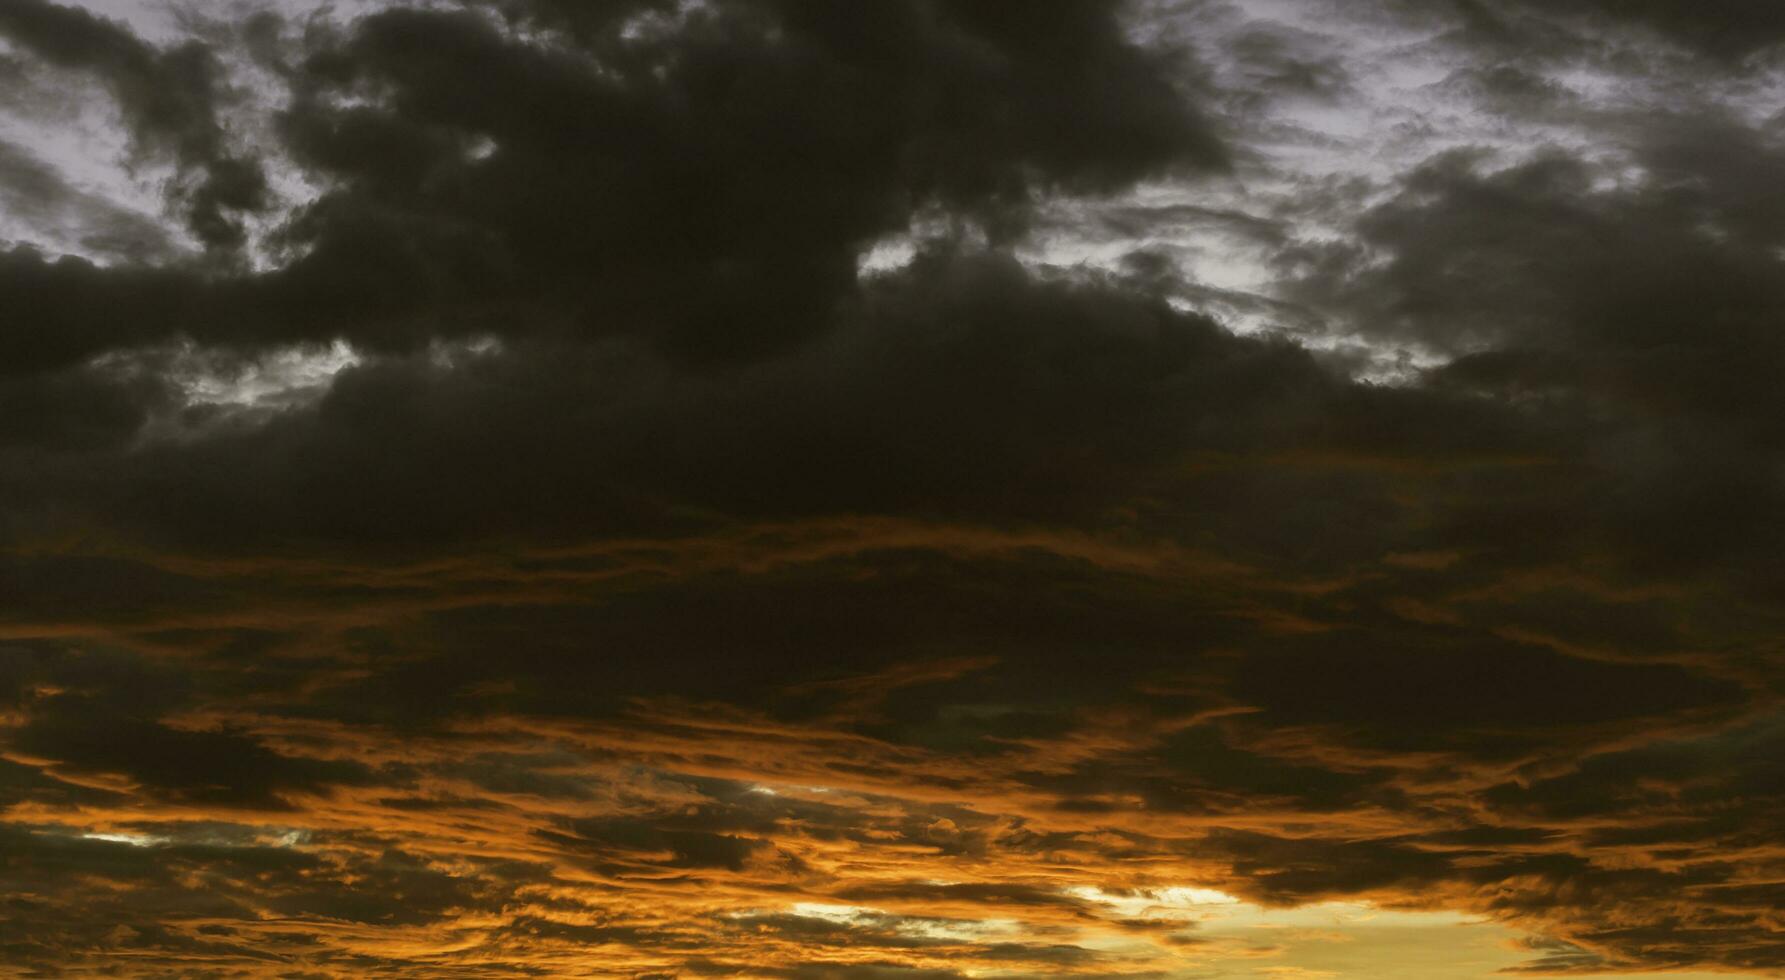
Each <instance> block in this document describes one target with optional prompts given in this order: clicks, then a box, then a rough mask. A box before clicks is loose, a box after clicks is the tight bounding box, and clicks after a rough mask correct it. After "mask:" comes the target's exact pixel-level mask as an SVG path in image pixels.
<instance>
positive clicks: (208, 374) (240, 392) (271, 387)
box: [170, 340, 360, 406]
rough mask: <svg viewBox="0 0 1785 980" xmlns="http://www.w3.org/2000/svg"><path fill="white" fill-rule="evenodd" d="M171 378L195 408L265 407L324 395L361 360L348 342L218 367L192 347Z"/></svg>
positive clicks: (272, 353) (275, 353)
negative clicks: (206, 406) (338, 375)
mask: <svg viewBox="0 0 1785 980" xmlns="http://www.w3.org/2000/svg"><path fill="white" fill-rule="evenodd" d="M184 353H185V354H187V355H191V356H186V357H181V358H177V359H176V361H175V363H174V365H173V367H172V370H171V371H170V376H171V377H172V378H173V379H174V381H175V382H176V383H178V384H179V386H180V387H181V389H182V390H184V392H185V393H186V397H187V400H188V401H189V402H191V403H192V404H195V405H244V406H252V405H261V404H270V403H280V402H288V401H290V400H291V399H292V398H293V397H296V396H302V395H306V394H311V393H319V392H320V391H321V389H324V388H326V387H327V386H328V384H329V382H331V381H333V380H334V378H335V375H337V374H340V373H341V372H342V371H344V370H346V369H347V368H350V367H353V366H354V365H355V364H358V363H359V362H360V356H359V354H358V353H356V352H355V351H354V349H353V348H352V347H351V346H350V345H349V344H348V343H347V342H346V341H344V340H336V341H334V342H333V343H331V344H328V345H327V346H316V347H311V346H302V347H285V348H279V349H275V350H272V351H269V352H268V353H266V354H263V355H261V356H259V357H257V358H254V359H253V360H251V361H248V362H245V363H241V364H238V365H233V366H230V365H219V364H217V363H216V362H215V361H214V360H211V359H208V358H206V357H204V356H203V355H202V354H196V353H195V352H194V351H192V350H191V348H190V347H188V348H186V350H185V351H184Z"/></svg>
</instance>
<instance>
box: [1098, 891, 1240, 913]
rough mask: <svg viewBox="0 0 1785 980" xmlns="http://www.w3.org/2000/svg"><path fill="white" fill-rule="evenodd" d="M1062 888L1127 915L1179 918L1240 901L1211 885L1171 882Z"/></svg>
mask: <svg viewBox="0 0 1785 980" xmlns="http://www.w3.org/2000/svg"><path fill="white" fill-rule="evenodd" d="M1065 891H1066V894H1068V895H1070V896H1072V897H1073V898H1077V899H1082V900H1084V901H1087V902H1093V903H1096V904H1098V905H1101V906H1104V907H1105V908H1107V909H1109V910H1110V911H1112V912H1115V913H1116V914H1118V915H1120V916H1122V917H1123V918H1126V919H1181V918H1186V917H1189V916H1191V915H1193V914H1194V913H1196V912H1198V911H1200V910H1202V909H1204V908H1206V907H1209V906H1224V905H1237V904H1239V899H1237V898H1234V897H1233V896H1232V895H1229V894H1227V893H1226V892H1221V891H1216V890H1215V889H1213V888H1192V887H1182V886H1172V887H1169V888H1151V889H1140V890H1137V891H1134V892H1107V891H1104V890H1103V889H1101V888H1092V887H1088V886H1082V885H1081V886H1075V887H1072V888H1068V889H1066V890H1065Z"/></svg>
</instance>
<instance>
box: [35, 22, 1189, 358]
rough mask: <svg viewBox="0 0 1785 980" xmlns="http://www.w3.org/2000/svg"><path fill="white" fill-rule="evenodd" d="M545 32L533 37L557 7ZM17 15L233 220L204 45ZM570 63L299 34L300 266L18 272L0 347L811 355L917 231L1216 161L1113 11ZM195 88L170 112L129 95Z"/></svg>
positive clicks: (742, 26) (496, 38) (852, 27)
mask: <svg viewBox="0 0 1785 980" xmlns="http://www.w3.org/2000/svg"><path fill="white" fill-rule="evenodd" d="M9 9H12V8H9ZM526 12H527V11H525V10H523V11H522V13H526ZM536 13H537V16H539V17H541V18H543V23H548V24H549V23H555V22H556V21H557V20H558V19H559V15H561V14H562V10H561V9H559V8H558V7H556V6H555V5H542V7H541V9H540V10H539V11H537V12H536ZM523 19H526V18H523ZM12 20H13V21H14V22H16V23H15V25H14V26H15V31H17V32H19V33H20V35H21V36H22V37H24V38H25V39H26V40H27V41H28V42H31V43H36V44H38V45H40V46H42V47H44V49H45V51H46V55H45V56H46V57H51V56H54V57H57V58H59V59H61V60H63V61H67V62H70V63H72V64H76V65H79V66H83V67H91V68H93V69H94V70H95V71H100V72H102V73H105V74H106V75H107V77H111V78H114V79H116V80H117V81H116V84H117V85H118V86H119V88H120V91H121V92H122V93H123V94H122V95H121V96H120V97H121V98H125V99H127V100H129V99H134V100H136V101H127V102H126V105H127V106H131V107H132V109H131V111H132V118H133V119H137V120H138V125H139V127H140V128H141V129H142V130H143V131H144V132H145V133H151V134H171V136H172V137H176V138H177V142H178V144H179V145H180V146H181V147H182V148H183V149H182V152H183V153H185V154H187V155H188V156H189V157H192V158H193V159H195V160H198V159H202V160H203V161H205V165H206V166H208V167H210V168H211V177H210V179H209V181H208V182H207V183H206V184H205V186H204V187H203V188H201V189H200V191H199V192H198V195H197V197H196V198H195V202H194V207H201V206H209V205H227V206H229V207H234V208H244V207H248V206H250V205H251V203H252V201H250V200H249V198H250V197H252V196H253V195H251V194H248V193H247V192H248V191H249V190H251V188H249V187H248V186H247V184H246V183H245V181H246V180H247V176H248V174H247V171H245V170H242V168H244V167H247V166H248V165H247V164H245V163H241V162H239V161H235V160H225V159H220V158H219V159H213V157H215V155H216V153H217V152H218V151H217V150H216V145H217V144H218V141H219V140H220V139H221V136H220V133H219V131H218V128H217V124H216V122H215V119H214V114H213V112H212V110H211V94H210V85H211V81H210V76H209V74H208V72H209V71H210V70H211V69H210V67H208V66H210V64H211V62H210V61H208V60H207V58H206V55H205V52H204V51H203V50H201V49H197V48H184V49H180V50H179V51H178V52H174V53H170V54H167V55H158V54H155V53H154V52H152V51H150V50H148V49H146V47H145V46H143V45H142V42H140V41H136V40H135V39H134V38H133V37H131V36H130V35H128V34H127V33H126V32H125V31H124V29H123V28H121V27H119V26H117V25H114V24H110V23H108V22H104V21H100V20H97V19H95V18H92V17H91V16H89V15H86V14H84V13H79V12H73V11H68V10H64V9H63V8H58V7H55V6H53V5H50V4H47V3H36V2H34V3H33V4H29V5H26V6H23V7H19V8H16V12H15V13H14V14H13V15H12ZM64 21H66V23H67V25H68V26H69V30H68V31H67V32H65V33H56V32H54V31H53V30H52V27H53V26H54V25H55V24H61V23H63V22H64ZM580 26H584V27H586V26H587V25H580ZM612 27H613V25H608V31H607V33H609V34H611V32H612ZM76 29H78V30H76ZM51 40H55V44H53V45H52V44H51ZM593 55H594V58H595V60H594V61H593V62H591V61H590V60H589V57H588V56H584V55H577V54H573V53H571V52H569V51H564V50H559V49H554V48H542V47H540V46H538V45H534V44H530V43H527V42H526V41H524V40H523V39H521V38H519V37H517V36H515V35H514V34H513V33H512V32H511V31H504V30H501V29H499V28H498V27H497V26H496V25H495V24H492V23H491V22H490V21H489V20H488V19H487V18H484V17H480V16H476V15H474V14H472V13H441V12H429V11H421V10H410V9H394V10H389V11H384V12H380V13H377V14H374V15H372V16H369V17H367V18H365V19H363V20H361V21H359V22H357V23H356V24H354V25H353V26H352V27H351V28H350V29H349V30H348V31H347V32H346V34H345V35H344V36H341V37H333V36H324V37H322V38H321V39H319V40H312V41H311V50H309V51H307V52H306V53H305V54H304V57H303V58H302V59H301V60H300V61H299V62H298V64H297V65H296V66H295V67H293V68H291V69H290V72H291V73H292V75H291V78H290V84H291V85H292V86H293V87H294V89H295V91H296V93H297V94H296V96H295V98H294V101H293V102H292V104H291V105H290V106H289V108H288V109H287V110H286V111H285V112H284V114H283V115H282V117H281V118H282V122H281V127H280V128H281V130H282V132H283V135H284V138H285V141H286V144H287V146H286V149H287V150H288V151H289V152H290V153H291V154H292V155H293V157H294V158H295V160H296V162H297V163H298V164H299V165H301V166H303V167H305V168H306V169H307V170H309V171H310V172H312V173H313V174H314V175H315V176H316V177H317V178H318V179H320V180H323V181H326V182H327V183H328V184H330V185H333V186H335V187H336V188H337V189H335V190H332V191H330V192H328V193H326V194H324V195H323V196H322V197H321V198H320V199H319V200H317V201H315V202H313V203H311V204H309V205H308V206H307V207H306V208H305V209H304V210H303V211H302V212H301V213H300V214H298V215H297V216H295V218H294V219H293V220H292V221H291V222H290V223H289V224H288V225H287V227H286V228H285V230H284V232H283V233H282V235H281V236H280V237H281V240H282V241H283V242H284V244H285V246H286V247H288V248H290V249H291V250H293V251H294V252H296V253H298V254H299V256H300V257H298V258H296V259H294V260H293V261H292V262H291V263H290V264H289V266H287V267H286V268H284V269H282V270H279V271H276V272H273V273H269V274H266V275H262V276H255V277H248V278H242V279H234V280H228V281H224V282H201V281H198V280H196V279H193V278H190V277H182V276H177V275H160V276H154V275H150V274H147V273H143V274H140V275H141V277H142V278H145V279H149V280H152V282H153V285H151V284H150V283H149V282H144V283H143V284H142V286H141V287H137V288H143V289H147V290H149V292H148V294H147V295H144V294H141V293H133V292H129V291H128V290H131V289H132V288H133V287H132V286H130V285H128V284H126V283H124V282H121V281H118V280H117V279H115V278H113V277H109V276H108V277H98V278H97V280H96V279H95V277H94V276H92V275H91V274H90V273H88V272H85V271H83V270H82V269H81V268H79V267H72V266H63V267H50V266H46V265H44V264H43V262H42V261H41V260H38V259H36V258H35V257H34V256H30V255H17V254H15V255H14V256H13V257H12V259H11V261H12V262H14V263H16V265H15V267H14V268H13V269H12V270H9V271H8V273H7V274H6V275H5V276H4V277H0V288H4V289H6V290H7V291H11V290H13V289H18V290H25V291H26V292H23V293H22V294H20V295H18V296H16V297H15V299H14V301H13V304H14V305H16V308H17V309H19V310H20V311H21V319H22V320H23V321H24V322H25V324H26V325H25V326H23V327H22V328H21V329H19V330H18V331H16V332H13V333H12V334H11V337H10V338H9V339H10V343H9V345H8V346H9V347H10V348H12V349H11V350H10V351H9V353H10V354H11V356H12V358H18V357H20V356H24V357H27V358H29V357H31V356H32V355H33V354H36V355H37V356H45V357H51V358H71V357H78V356H81V355H85V354H92V353H96V352H98V351H101V350H104V349H105V348H107V347H110V346H114V345H127V344H130V343H132V342H133V341H136V340H139V339H153V338H157V337H162V336H166V335H168V334H170V333H172V332H174V331H181V332H185V333H187V334H190V335H193V336H196V337H200V338H201V339H204V340H206V341H208V342H221V343H225V344H238V343H243V342H252V341H253V340H254V339H256V338H258V339H261V340H279V339H288V340H289V339H302V338H315V337H323V338H327V337H329V336H343V335H344V336H347V337H350V338H351V339H353V340H354V341H355V342H357V343H362V344H366V345H369V346H373V347H401V346H413V345H416V344H418V343H421V342H424V341H425V340H426V339H427V338H428V337H429V336H436V335H439V334H442V333H445V334H454V333H466V332H483V331H494V332H498V333H509V334H513V333H536V332H542V331H544V332H553V333H561V332H565V331H569V332H571V333H577V334H581V333H597V334H607V333H623V332H624V333H642V334H646V335H649V336H652V337H654V338H657V339H658V340H659V341H661V342H662V344H664V345H665V346H666V347H667V348H668V349H670V350H673V351H676V352H677V353H679V354H684V355H687V356H691V357H695V358H700V359H712V358H719V357H730V356H735V355H738V354H748V353H755V352H760V351H763V350H770V349H775V348H779V347H782V346H785V345H786V344H787V343H789V342H790V341H793V340H797V339H799V338H802V337H807V336H810V335H812V334H814V333H817V332H820V331H821V330H822V329H823V328H824V326H825V324H826V323H827V322H828V318H829V317H830V316H831V314H832V311H833V307H834V306H835V305H836V304H837V303H838V301H840V300H841V299H842V298H843V297H844V296H845V294H846V293H847V292H848V291H849V290H850V288H851V286H852V284H853V282H854V279H855V266H856V258H857V253H858V252H859V251H860V250H862V249H863V248H864V247H865V246H866V245H867V244H868V243H870V242H871V241H872V240H873V239H875V238H876V237H878V236H880V235H884V234H887V233H890V232H896V231H902V230H904V229H905V228H906V227H907V225H908V224H909V223H910V221H911V220H912V218H913V217H914V215H915V214H916V213H918V212H919V211H921V210H923V209H925V208H928V207H935V206H940V207H944V208H947V209H949V210H950V211H953V212H957V213H958V214H960V215H967V216H976V217H978V218H979V219H981V220H983V221H984V222H986V223H988V224H989V225H991V226H994V227H1002V226H1004V225H1007V224H1010V223H1012V222H1016V223H1019V224H1020V222H1021V220H1022V214H1023V211H1024V209H1025V206H1026V205H1027V203H1028V202H1029V200H1030V198H1031V197H1032V196H1033V195H1035V194H1038V193H1041V192H1044V191H1048V190H1054V189H1071V190H1078V191H1091V192H1095V191H1109V190H1115V189H1118V188H1120V187H1122V186H1125V185H1126V184H1128V183H1130V182H1132V181H1133V180H1135V179H1137V178H1139V177H1142V176H1146V175H1149V174H1154V173H1159V172H1164V171H1167V170H1170V169H1191V170H1196V169H1207V168H1209V167H1214V166H1218V165H1220V163H1221V162H1222V160H1223V151H1222V149H1221V147H1220V144H1219V143H1218V141H1217V140H1216V139H1215V138H1214V137H1213V136H1212V135H1211V134H1210V132H1209V131H1208V129H1207V127H1206V126H1205V125H1204V124H1203V122H1202V121H1201V120H1200V118H1199V117H1198V116H1197V114H1196V112H1195V111H1194V109H1193V108H1191V106H1190V105H1189V103H1188V102H1187V101H1185V100H1184V99H1183V98H1181V97H1180V95H1179V93H1178V92H1177V91H1176V89H1175V88H1174V86H1173V83H1172V82H1171V81H1170V80H1169V78H1168V76H1167V74H1166V65H1165V63H1164V62H1163V61H1162V60H1161V59H1160V58H1158V57H1155V56H1153V55H1150V54H1147V53H1144V52H1142V51H1141V50H1139V49H1137V48H1135V47H1134V46H1132V45H1131V44H1130V43H1129V42H1128V41H1127V39H1126V38H1125V37H1124V36H1123V34H1122V33H1121V30H1120V28H1119V26H1118V23H1117V21H1116V19H1115V18H1114V17H1113V9H1112V8H1110V7H1109V6H1107V5H1100V4H1073V3H1065V4H1045V5H1041V6H1040V7H1037V8H1035V9H1033V10H1029V11H1027V12H1025V13H1023V14H1022V15H1020V16H1019V15H1017V14H1015V13H1014V12H999V11H998V10H995V9H993V8H989V7H985V6H983V5H976V4H960V3H928V2H925V3H916V2H912V3H888V4H878V5H875V6H874V7H873V8H872V12H871V14H864V13H863V12H861V11H852V12H851V13H850V14H849V15H848V16H842V15H841V12H840V11H839V10H836V9H834V8H832V7H831V6H829V5H825V4H811V3H778V2H777V3H767V2H764V3H756V2H733V3H724V4H718V5H714V6H713V7H711V8H706V7H702V8H696V9H695V10H693V11H691V12H688V13H687V15H686V22H685V23H682V24H680V25H678V26H677V27H676V28H675V29H674V30H673V31H670V32H669V33H668V34H667V35H664V36H658V34H657V33H655V32H652V31H650V30H645V31H643V32H642V33H641V34H640V35H638V36H636V37H635V38H634V39H633V40H631V41H626V42H622V41H620V40H619V39H618V38H616V37H607V38H606V41H605V42H604V43H601V44H598V45H597V46H596V47H595V49H594V51H593ZM164 62H165V64H164ZM188 63H190V64H191V65H192V66H194V67H191V68H190V72H189V73H196V74H194V77H193V78H191V79H187V78H185V76H181V79H180V80H181V82H182V84H183V85H184V87H181V86H179V85H173V84H172V83H171V82H169V83H164V84H155V85H151V84H149V82H150V81H156V80H160V78H161V74H165V73H167V72H172V71H173V70H174V68H175V67H178V66H183V65H187V64H188ZM201 69H202V70H201ZM369 93H377V96H378V97H377V98H374V99H371V100H367V99H365V98H363V97H364V96H365V95H367V94H369ZM349 98H351V101H348V99H349ZM139 102H140V103H141V104H140V105H138V103H139ZM164 103H166V104H164ZM238 171H240V173H238ZM238 192H239V193H238ZM195 220H196V219H195ZM125 306H127V307H128V308H130V309H132V310H134V311H136V315H135V316H133V317H130V318H129V322H126V323H118V322H117V320H116V318H114V317H112V316H111V315H110V311H112V310H116V309H119V308H120V307H125ZM522 311H524V312H522ZM517 312H518V313H520V314H521V315H519V316H517V315H515V314H516V313H517ZM224 324H228V326H227V327H225V326H224ZM21 348H22V349H21Z"/></svg>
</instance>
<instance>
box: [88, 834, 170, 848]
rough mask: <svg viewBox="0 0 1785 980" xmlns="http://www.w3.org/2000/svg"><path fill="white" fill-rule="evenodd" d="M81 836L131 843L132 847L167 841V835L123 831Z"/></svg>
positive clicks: (116, 842)
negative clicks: (155, 835) (159, 835)
mask: <svg viewBox="0 0 1785 980" xmlns="http://www.w3.org/2000/svg"><path fill="white" fill-rule="evenodd" d="M81 836H82V837H83V838H85V839H87V840H102V841H110V842H111V843H113V844H129V845H130V846H131V847H153V846H154V845H156V844H165V843H167V838H165V837H152V836H150V835H148V834H127V833H124V832H122V831H112V832H107V833H99V834H82V835H81Z"/></svg>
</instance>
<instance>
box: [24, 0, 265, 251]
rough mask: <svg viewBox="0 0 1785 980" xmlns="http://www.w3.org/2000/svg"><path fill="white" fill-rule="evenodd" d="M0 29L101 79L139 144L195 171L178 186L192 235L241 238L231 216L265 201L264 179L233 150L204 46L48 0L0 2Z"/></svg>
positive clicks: (60, 63) (48, 59) (41, 54)
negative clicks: (164, 39) (158, 40)
mask: <svg viewBox="0 0 1785 980" xmlns="http://www.w3.org/2000/svg"><path fill="white" fill-rule="evenodd" d="M0 36H4V37H7V38H9V39H10V40H12V41H13V42H15V43H16V44H18V45H19V46H20V47H21V48H23V49H24V50H25V51H28V52H30V53H31V54H33V55H35V56H37V57H38V58H41V59H42V60H43V61H44V62H45V63H47V64H49V65H54V66H56V67H58V68H65V69H70V70H73V71H79V72H86V73H89V74H91V75H92V76H94V77H95V78H97V79H98V80H99V81H101V82H102V83H104V85H105V86H106V88H107V89H108V90H109V91H110V92H111V93H112V96H113V97H114V98H115V99H116V100H117V103H118V107H119V110H120V111H121V113H122V114H123V117H124V121H125V124H126V125H127V126H129V127H130V130H131V135H132V137H133V139H134V141H135V143H136V148H137V151H138V152H139V153H142V154H144V155H150V154H166V155H168V156H171V157H172V158H173V160H174V161H175V162H176V163H177V164H178V166H179V167H180V169H181V170H182V171H184V172H187V173H189V174H191V175H193V176H194V182H193V183H191V184H190V186H185V187H182V188H180V190H179V191H178V192H177V198H178V200H179V203H181V204H182V205H183V206H184V208H185V212H186V218H187V223H188V226H189V228H190V229H191V231H192V233H193V235H194V236H195V237H196V238H198V240H199V241H200V242H201V243H203V244H204V245H205V246H206V247H207V248H216V249H231V248H235V247H238V246H240V245H241V244H242V242H243V240H244V233H243V230H242V227H241V223H240V219H239V215H240V214H241V213H242V212H248V211H254V210H257V209H259V208H260V207H262V206H264V204H265V203H266V193H267V187H266V178H265V176H264V174H263V173H262V171H261V167H260V164H259V162H258V161H256V160H254V159H253V158H251V157H245V156H240V155H236V154H234V153H232V152H231V149H230V147H229V141H228V139H227V134H226V133H225V131H224V128H223V125H222V123H221V121H220V120H219V118H218V102H219V99H220V95H221V93H220V87H221V83H220V77H219V76H220V73H221V69H220V66H219V65H218V63H217V60H216V58H215V57H214V55H213V53H212V52H211V51H210V50H209V49H208V48H207V47H206V46H205V45H204V44H201V43H199V42H196V41H194V42H190V43H186V44H182V45H180V46H178V47H175V48H171V49H168V50H160V49H157V48H155V47H154V46H152V45H150V44H148V43H146V42H144V41H143V40H142V39H141V38H138V37H137V36H136V35H135V34H134V33H132V32H131V31H130V29H129V28H128V27H125V26H124V25H122V24H119V23H117V22H115V21H110V20H106V19H104V18H101V17H97V16H95V15H93V14H91V13H89V12H87V11H85V10H81V9H79V8H76V7H64V6H61V5H58V4H55V3H51V2H49V0H16V2H13V3H9V4H7V5H6V7H5V8H4V9H0Z"/></svg>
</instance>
